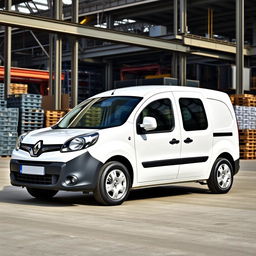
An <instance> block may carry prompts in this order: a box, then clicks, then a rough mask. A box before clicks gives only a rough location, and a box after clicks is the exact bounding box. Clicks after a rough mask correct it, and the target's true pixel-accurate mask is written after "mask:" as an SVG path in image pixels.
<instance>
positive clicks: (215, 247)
mask: <svg viewBox="0 0 256 256" xmlns="http://www.w3.org/2000/svg"><path fill="white" fill-rule="evenodd" d="M8 164H9V159H8V158H7V159H6V158H0V255H1V256H5V255H6V256H7V255H8V256H10V255H26V256H27V255H37V256H40V255H57V254H59V255H63V256H64V255H72V256H73V255H74V256H76V255H83V256H85V255H90V256H92V255H99V256H103V255H105V256H108V255H111V256H115V255H122V256H124V255H129V256H132V255H136V256H140V255H143V256H144V255H145V256H150V255H159V256H163V255H189V256H193V255H196V256H200V255H207V256H209V255H221V256H225V255H227V256H230V255H232V256H235V255H242V256H249V255H253V256H255V255H256V165H255V164H256V161H243V162H242V170H241V171H240V172H239V174H238V175H237V176H236V177H235V182H234V186H233V189H232V190H231V191H230V192H229V193H228V194H226V195H213V194H210V193H209V192H208V190H207V188H206V187H204V186H201V185H197V184H192V183H191V184H190V183H187V184H183V185H179V186H178V185H175V186H169V187H164V188H154V189H146V190H140V191H133V192H132V193H131V195H130V197H129V199H128V201H126V202H125V203H124V204H123V205H121V206H116V207H103V206H98V205H97V204H96V203H95V201H94V200H93V198H92V197H85V196H83V195H82V194H81V193H66V192H61V193H59V194H58V195H57V196H56V198H54V199H53V200H52V201H50V202H47V203H46V202H40V201H38V200H36V199H33V198H31V197H30V196H29V195H28V194H27V192H26V191H25V190H24V189H21V188H17V187H12V186H10V184H9V177H8V175H9V170H8Z"/></svg>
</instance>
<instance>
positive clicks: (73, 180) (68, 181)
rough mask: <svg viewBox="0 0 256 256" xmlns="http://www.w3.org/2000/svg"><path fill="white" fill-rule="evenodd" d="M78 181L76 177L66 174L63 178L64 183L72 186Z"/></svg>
mask: <svg viewBox="0 0 256 256" xmlns="http://www.w3.org/2000/svg"><path fill="white" fill-rule="evenodd" d="M77 182H78V178H77V177H76V176H74V175H73V176H68V177H67V178H66V180H65V183H66V185H68V186H73V185H76V184H77Z"/></svg>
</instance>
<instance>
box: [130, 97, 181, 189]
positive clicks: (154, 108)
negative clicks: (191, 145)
mask: <svg viewBox="0 0 256 256" xmlns="http://www.w3.org/2000/svg"><path fill="white" fill-rule="evenodd" d="M173 102H174V99H173V96H172V93H160V94H157V95H155V96H153V97H151V98H150V99H149V100H148V101H147V102H145V104H144V105H143V106H142V107H141V109H140V110H139V111H138V112H137V114H136V116H135V123H136V127H135V148H136V161H137V170H138V182H140V183H145V182H147V183H149V182H153V183H158V184H160V183H164V181H170V180H173V179H175V178H176V177H177V175H178V170H179V164H178V160H179V158H180V151H181V143H180V127H179V122H178V119H177V117H176V113H177V111H176V109H175V105H174V104H173ZM145 116H147V117H153V118H155V119H156V122H157V128H156V129H154V130H152V131H145V130H144V129H143V128H141V127H140V126H141V124H142V122H143V118H144V117H145Z"/></svg>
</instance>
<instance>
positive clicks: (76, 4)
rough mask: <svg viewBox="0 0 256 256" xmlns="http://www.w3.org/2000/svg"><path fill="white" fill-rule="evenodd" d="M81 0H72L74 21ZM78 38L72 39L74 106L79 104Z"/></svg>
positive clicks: (74, 20)
mask: <svg viewBox="0 0 256 256" xmlns="http://www.w3.org/2000/svg"><path fill="white" fill-rule="evenodd" d="M78 12H79V0H73V1H72V22H74V23H78ZM78 47H79V45H78V40H77V38H75V37H74V38H73V39H72V59H71V99H72V108H73V107H75V106H76V105H77V104H78Z"/></svg>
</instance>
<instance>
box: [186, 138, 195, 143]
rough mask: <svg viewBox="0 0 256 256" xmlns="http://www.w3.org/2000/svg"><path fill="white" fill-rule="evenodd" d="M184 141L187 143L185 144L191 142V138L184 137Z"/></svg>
mask: <svg viewBox="0 0 256 256" xmlns="http://www.w3.org/2000/svg"><path fill="white" fill-rule="evenodd" d="M184 142H185V143H187V144H189V143H191V142H193V140H192V139H190V138H186V139H185V140H184Z"/></svg>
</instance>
